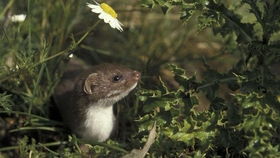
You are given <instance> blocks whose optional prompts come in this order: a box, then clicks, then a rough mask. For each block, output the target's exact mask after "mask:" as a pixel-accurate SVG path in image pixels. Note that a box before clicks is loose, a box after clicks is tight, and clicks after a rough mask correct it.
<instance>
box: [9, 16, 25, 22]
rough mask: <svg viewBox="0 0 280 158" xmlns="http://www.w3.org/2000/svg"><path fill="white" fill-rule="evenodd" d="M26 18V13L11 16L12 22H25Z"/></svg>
mask: <svg viewBox="0 0 280 158" xmlns="http://www.w3.org/2000/svg"><path fill="white" fill-rule="evenodd" d="M25 18H26V15H25V14H18V15H12V16H11V17H10V19H11V21H12V22H23V21H24V20H25Z"/></svg>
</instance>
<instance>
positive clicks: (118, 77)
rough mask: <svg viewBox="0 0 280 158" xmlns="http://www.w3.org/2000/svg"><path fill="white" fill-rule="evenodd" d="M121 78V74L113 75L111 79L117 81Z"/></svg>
mask: <svg viewBox="0 0 280 158" xmlns="http://www.w3.org/2000/svg"><path fill="white" fill-rule="evenodd" d="M121 79H122V75H115V76H114V77H113V81H114V82H118V81H120V80H121Z"/></svg>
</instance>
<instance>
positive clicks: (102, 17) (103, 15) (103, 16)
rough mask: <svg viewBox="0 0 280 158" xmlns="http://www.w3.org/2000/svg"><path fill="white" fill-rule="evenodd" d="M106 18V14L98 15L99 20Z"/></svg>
mask: <svg viewBox="0 0 280 158" xmlns="http://www.w3.org/2000/svg"><path fill="white" fill-rule="evenodd" d="M105 16H106V14H105V13H104V12H101V13H100V14H99V15H98V18H99V19H104V18H105Z"/></svg>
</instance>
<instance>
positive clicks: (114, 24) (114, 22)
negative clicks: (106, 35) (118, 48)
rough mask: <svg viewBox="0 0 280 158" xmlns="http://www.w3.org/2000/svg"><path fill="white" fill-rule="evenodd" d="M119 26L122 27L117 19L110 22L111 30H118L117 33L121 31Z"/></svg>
mask: <svg viewBox="0 0 280 158" xmlns="http://www.w3.org/2000/svg"><path fill="white" fill-rule="evenodd" d="M121 25H123V24H122V23H121V22H119V20H118V19H113V20H112V22H110V26H111V27H112V28H116V29H118V30H119V31H121V32H122V31H123V28H122V27H121Z"/></svg>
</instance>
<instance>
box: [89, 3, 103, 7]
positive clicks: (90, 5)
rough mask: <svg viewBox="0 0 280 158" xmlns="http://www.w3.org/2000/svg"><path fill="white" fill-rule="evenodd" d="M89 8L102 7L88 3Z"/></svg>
mask: <svg viewBox="0 0 280 158" xmlns="http://www.w3.org/2000/svg"><path fill="white" fill-rule="evenodd" d="M87 6H88V7H89V8H97V7H100V6H99V5H94V4H90V3H87Z"/></svg>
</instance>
